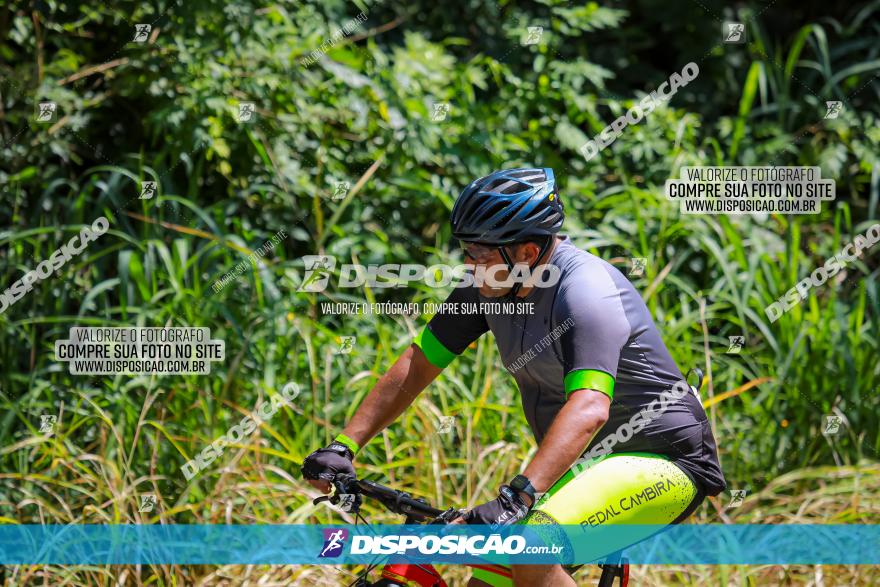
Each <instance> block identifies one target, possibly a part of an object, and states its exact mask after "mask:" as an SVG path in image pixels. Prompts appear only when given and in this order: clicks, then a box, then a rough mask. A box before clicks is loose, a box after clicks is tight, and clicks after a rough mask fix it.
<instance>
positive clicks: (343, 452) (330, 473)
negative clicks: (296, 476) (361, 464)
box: [302, 440, 354, 483]
mask: <svg viewBox="0 0 880 587" xmlns="http://www.w3.org/2000/svg"><path fill="white" fill-rule="evenodd" d="M352 460H354V453H353V452H351V449H350V448H348V447H347V446H345V445H344V444H342V443H341V442H336V441H335V440H334V441H333V442H331V443H330V444H329V446H326V447H324V448H321V449H318V450H316V451H315V452H313V453H312V454H310V455H309V456H307V457H306V460H304V461H303V464H302V474H303V477H304V478H306V479H313V480H318V479H323V480H325V481H329V482H330V483H333V480H334V479H336V476H337V475H351V476H352V477H354V465H353V464H352Z"/></svg>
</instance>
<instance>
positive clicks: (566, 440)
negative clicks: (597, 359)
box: [523, 389, 611, 503]
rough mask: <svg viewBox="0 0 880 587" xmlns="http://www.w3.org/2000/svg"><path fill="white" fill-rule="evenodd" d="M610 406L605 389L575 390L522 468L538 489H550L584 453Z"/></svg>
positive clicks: (527, 500) (606, 417)
mask: <svg viewBox="0 0 880 587" xmlns="http://www.w3.org/2000/svg"><path fill="white" fill-rule="evenodd" d="M610 406H611V398H609V397H608V396H607V395H605V394H604V393H602V392H599V391H595V390H592V389H579V390H577V391H575V392H572V394H571V396H569V398H568V401H567V402H565V405H564V406H563V407H562V409H561V410H559V413H558V414H556V418H554V420H553V424H551V425H550V430H548V431H547V435H546V436H545V437H544V439H543V440H542V441H541V446H540V447H538V452H537V454H535V458H533V459H532V462H531V463H529V465H528V467H526V470H525V471H524V472H523V475H525V476H526V477H528V478H529V480H530V481H531V482H532V485H533V486H534V487H535V490H536V491H538V492H539V493H543V492H545V491H547V490H548V489H550V486H552V485H553V484H554V483H556V480H557V479H559V478H560V477H562V475H563V474H564V473H565V471H566V469H568V468H569V467H571V466H572V465H573V464H574V462H575V461H576V460H577V459H578V457H580V456H581V454H583V452H584V449H585V448H587V445H588V444H589V443H590V440H591V439H592V438H593V436H594V435H595V434H596V432H598V431H599V429H600V428H602V426H603V425H604V424H605V422H606V421H607V420H608V409H609V408H610ZM524 499H525V500H526V502H527V503H528V502H530V501H531V500H530V499H529V498H528V497H527V496H526V497H524Z"/></svg>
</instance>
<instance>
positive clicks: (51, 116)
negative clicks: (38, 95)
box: [36, 102, 58, 122]
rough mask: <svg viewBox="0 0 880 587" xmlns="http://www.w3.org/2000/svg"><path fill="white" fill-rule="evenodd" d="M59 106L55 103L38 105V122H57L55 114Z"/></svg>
mask: <svg viewBox="0 0 880 587" xmlns="http://www.w3.org/2000/svg"><path fill="white" fill-rule="evenodd" d="M57 111H58V104H56V103H55V102H40V103H39V104H38V105H37V116H36V118H37V122H55V113H56V112H57Z"/></svg>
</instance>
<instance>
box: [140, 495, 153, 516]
mask: <svg viewBox="0 0 880 587" xmlns="http://www.w3.org/2000/svg"><path fill="white" fill-rule="evenodd" d="M140 497H141V505H139V506H138V512H141V513H150V512H152V511H153V510H154V509H155V508H156V495H155V494H153V493H147V494H146V495H142V496H140Z"/></svg>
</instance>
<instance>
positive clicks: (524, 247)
mask: <svg viewBox="0 0 880 587" xmlns="http://www.w3.org/2000/svg"><path fill="white" fill-rule="evenodd" d="M461 247H462V250H463V251H464V260H465V263H467V264H469V265H474V267H475V269H474V270H475V271H476V270H478V269H479V268H482V269H483V270H484V271H485V273H484V275H485V279H484V280H483V284H482V285H481V286H480V295H481V296H483V297H486V298H500V297H502V296H505V295H507V294H508V293H510V290H511V288H510V287H507V286H501V287H493V286H492V285H491V283H498V282H502V283H503V282H505V281H507V278H508V276H509V275H510V270H509V269H508V267H507V263H505V262H504V258H503V257H502V256H501V252H500V250H499V248H498V247H496V246H493V245H484V244H480V243H469V242H464V241H461ZM538 251H539V248H538V245H536V244H534V243H523V244H517V245H508V247H507V254H508V255H509V256H510V258H511V259H512V260H513V262H514V264H516V265H518V264H520V263H525V264H526V265H529V264H531V263H532V262H533V261H534V260H535V259H536V258H537V256H538Z"/></svg>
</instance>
